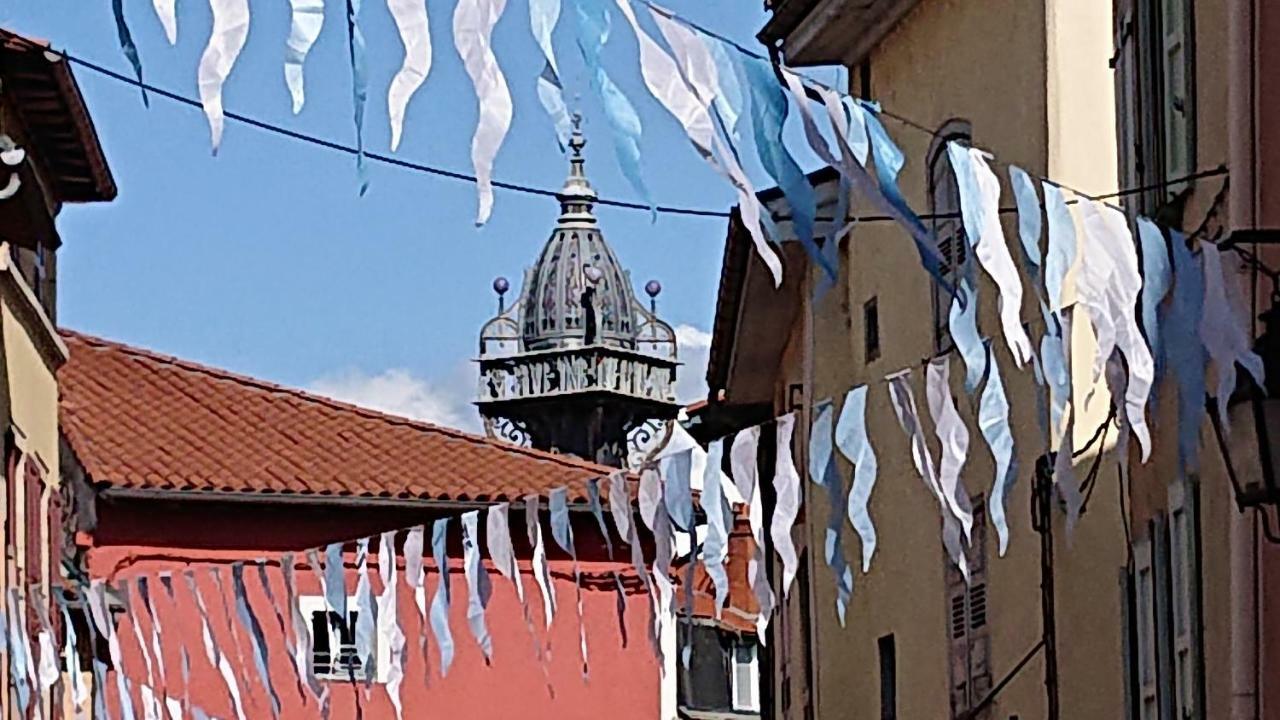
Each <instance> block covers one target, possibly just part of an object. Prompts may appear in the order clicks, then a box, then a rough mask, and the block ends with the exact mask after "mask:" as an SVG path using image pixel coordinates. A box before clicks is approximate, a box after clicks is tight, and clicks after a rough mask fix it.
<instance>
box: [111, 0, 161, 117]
mask: <svg viewBox="0 0 1280 720" xmlns="http://www.w3.org/2000/svg"><path fill="white" fill-rule="evenodd" d="M111 11H112V12H113V13H114V14H115V16H116V37H118V38H119V40H120V50H122V51H123V52H124V56H125V57H126V58H128V59H129V64H130V65H131V66H133V74H134V75H137V76H138V89H139V90H141V91H142V104H143V105H144V106H146V107H151V101H150V100H148V99H147V89H146V88H144V87H142V58H141V57H139V55H138V46H137V45H136V44H135V43H134V42H133V33H132V32H130V31H129V22H128V21H127V20H125V17H124V0H111Z"/></svg>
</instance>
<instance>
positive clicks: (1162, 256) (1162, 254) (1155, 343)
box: [1138, 217, 1173, 393]
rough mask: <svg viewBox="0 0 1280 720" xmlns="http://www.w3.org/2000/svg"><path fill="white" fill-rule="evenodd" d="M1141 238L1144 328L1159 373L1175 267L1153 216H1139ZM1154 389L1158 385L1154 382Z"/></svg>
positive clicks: (1139, 235)
mask: <svg viewBox="0 0 1280 720" xmlns="http://www.w3.org/2000/svg"><path fill="white" fill-rule="evenodd" d="M1138 242H1139V243H1141V244H1142V331H1143V333H1144V334H1145V335H1146V338H1147V345H1148V346H1149V347H1150V348H1151V356H1152V357H1153V358H1154V360H1155V369H1156V376H1157V377H1159V374H1160V370H1161V366H1162V365H1163V364H1164V362H1163V357H1164V354H1163V353H1162V352H1160V326H1159V322H1160V321H1159V309H1160V303H1162V302H1163V301H1164V298H1165V296H1166V295H1168V294H1169V288H1170V286H1172V284H1173V269H1172V267H1171V266H1170V264H1169V251H1168V249H1167V248H1166V246H1165V241H1164V233H1162V232H1160V228H1158V227H1156V224H1155V223H1153V222H1151V221H1150V220H1148V219H1146V218H1144V217H1140V218H1138ZM1151 389H1152V393H1154V392H1155V389H1156V385H1154V384H1153V385H1152V388H1151Z"/></svg>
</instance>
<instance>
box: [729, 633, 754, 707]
mask: <svg viewBox="0 0 1280 720" xmlns="http://www.w3.org/2000/svg"><path fill="white" fill-rule="evenodd" d="M732 680H733V709H734V710H742V711H746V712H759V711H760V666H759V663H758V661H757V658H756V642H755V639H754V638H746V637H741V636H740V637H738V638H736V639H735V640H734V643H733V675H732Z"/></svg>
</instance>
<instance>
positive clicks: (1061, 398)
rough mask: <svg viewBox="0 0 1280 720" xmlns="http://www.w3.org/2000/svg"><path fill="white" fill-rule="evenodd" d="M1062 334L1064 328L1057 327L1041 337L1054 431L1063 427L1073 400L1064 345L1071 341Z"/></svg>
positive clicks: (1041, 362) (1051, 425)
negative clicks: (1069, 405)
mask: <svg viewBox="0 0 1280 720" xmlns="http://www.w3.org/2000/svg"><path fill="white" fill-rule="evenodd" d="M1061 333H1062V328H1061V327H1060V326H1057V327H1051V328H1050V329H1049V330H1048V331H1046V332H1045V334H1043V335H1041V336H1040V364H1041V365H1042V367H1043V368H1044V379H1045V381H1046V382H1047V383H1048V385H1049V422H1050V427H1052V428H1054V429H1058V428H1061V427H1062V420H1063V417H1064V416H1065V415H1066V412H1067V401H1068V400H1069V399H1070V398H1071V373H1070V371H1069V370H1068V368H1067V356H1066V352H1065V350H1066V349H1065V347H1064V343H1065V342H1069V341H1068V340H1067V339H1065V338H1063V337H1062V334H1061ZM1042 414H1043V413H1042Z"/></svg>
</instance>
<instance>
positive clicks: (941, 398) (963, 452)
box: [925, 355, 973, 542]
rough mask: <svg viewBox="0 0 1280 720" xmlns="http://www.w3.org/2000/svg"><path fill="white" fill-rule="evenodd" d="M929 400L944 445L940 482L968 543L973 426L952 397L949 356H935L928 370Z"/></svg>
mask: <svg viewBox="0 0 1280 720" xmlns="http://www.w3.org/2000/svg"><path fill="white" fill-rule="evenodd" d="M925 401H926V402H927V403H928V406H929V418H930V419H931V420H933V432H934V435H936V436H937V438H938V444H939V446H941V448H942V456H941V457H940V458H938V485H939V487H940V488H941V489H942V495H943V497H944V498H946V501H947V507H948V508H949V509H950V510H951V514H952V515H955V516H956V519H958V520H959V521H960V527H961V529H962V530H964V537H965V540H966V542H967V541H968V540H969V538H970V537H971V536H972V533H973V506H972V505H971V504H970V502H969V493H968V492H966V491H965V488H964V485H962V484H961V483H960V471H961V470H963V469H964V463H965V461H966V460H967V459H968V458H969V429H968V428H967V427H965V424H964V420H963V419H962V418H961V417H960V413H959V412H958V411H957V410H956V403H955V399H954V398H953V397H952V396H951V363H950V361H949V358H948V356H946V355H944V356H942V357H938V358H934V359H933V360H932V361H930V362H929V366H928V367H927V368H926V369H925Z"/></svg>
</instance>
